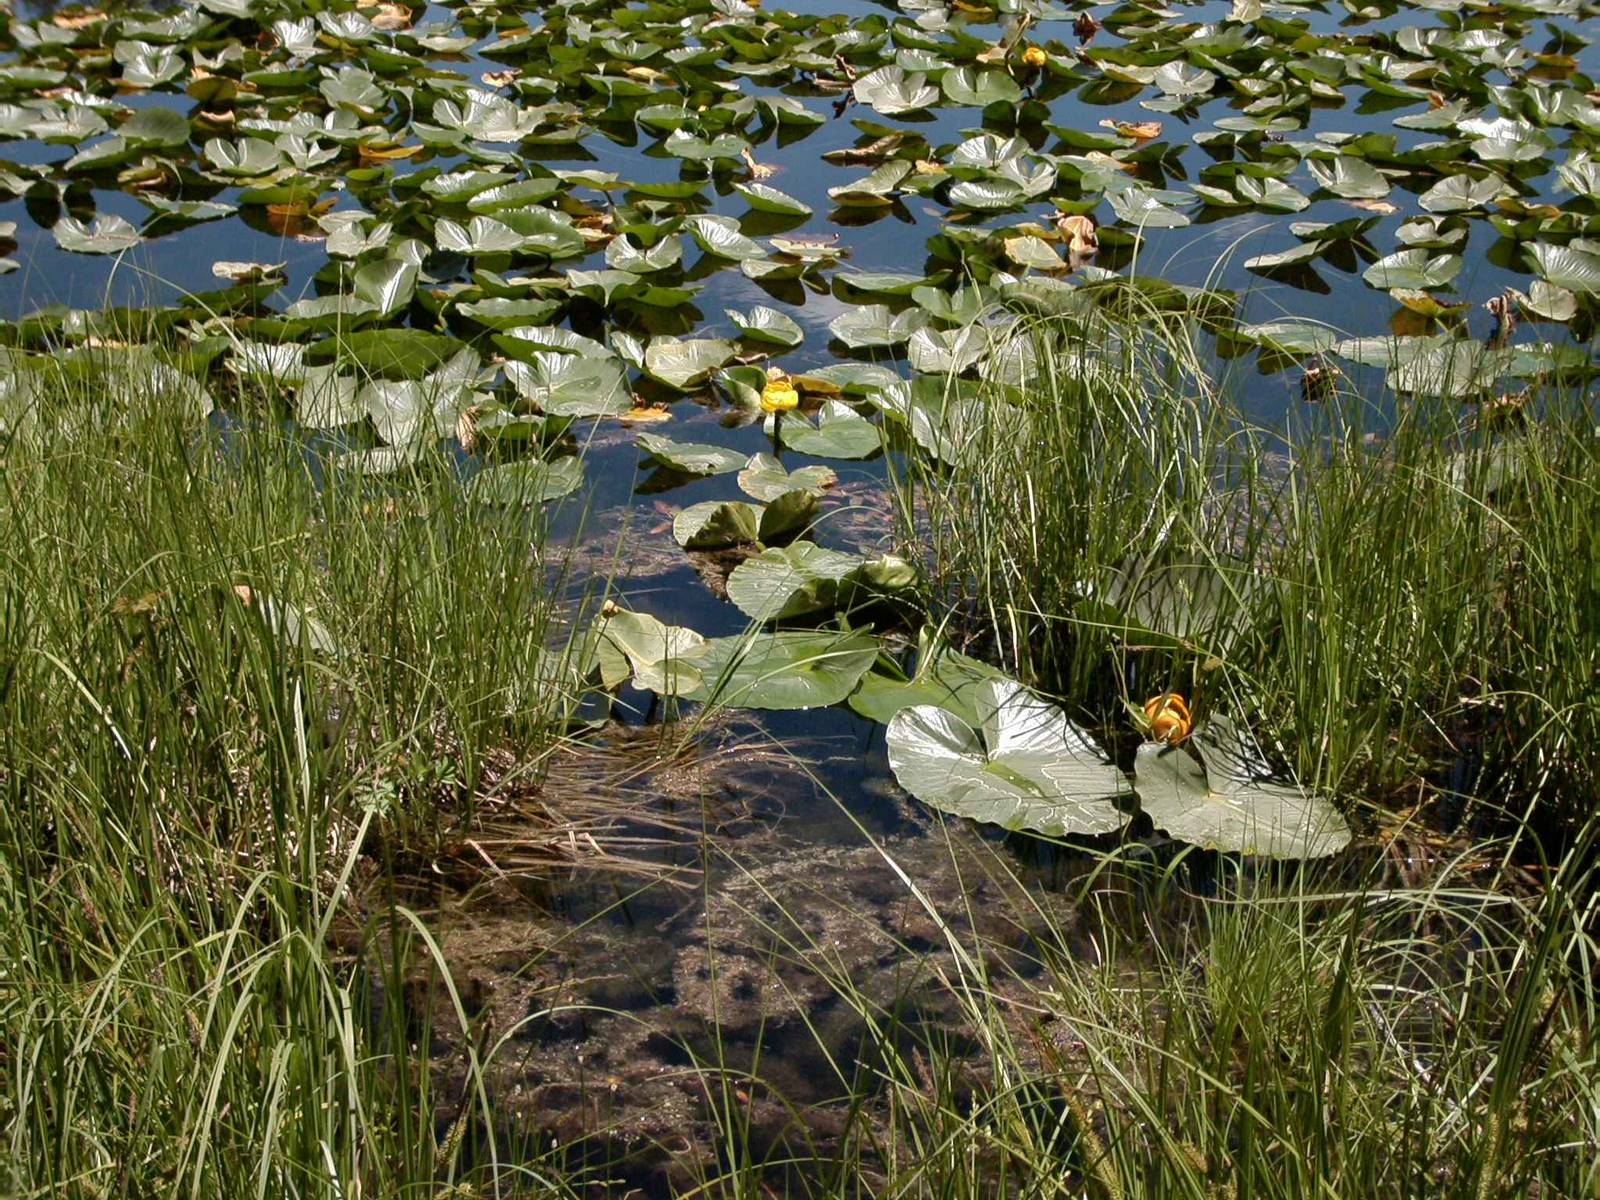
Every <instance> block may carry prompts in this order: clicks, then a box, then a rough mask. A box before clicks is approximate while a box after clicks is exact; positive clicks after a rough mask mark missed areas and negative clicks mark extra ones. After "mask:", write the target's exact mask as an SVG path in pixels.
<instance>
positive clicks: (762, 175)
mask: <svg viewBox="0 0 1600 1200" xmlns="http://www.w3.org/2000/svg"><path fill="white" fill-rule="evenodd" d="M739 157H740V158H742V159H744V165H745V166H747V167H749V168H750V178H751V179H756V180H760V179H771V178H772V177H773V176H774V175H776V174H777V173H778V168H777V167H775V166H773V165H772V164H771V163H764V162H757V161H756V156H755V155H754V154H752V153H750V147H749V146H744V147H742V148H741V149H740V150H739Z"/></svg>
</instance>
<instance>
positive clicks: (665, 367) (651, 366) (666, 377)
mask: <svg viewBox="0 0 1600 1200" xmlns="http://www.w3.org/2000/svg"><path fill="white" fill-rule="evenodd" d="M736 353H738V348H737V347H736V346H735V345H734V344H733V343H732V342H728V341H724V340H722V339H721V338H676V337H668V336H662V337H658V338H654V339H652V340H651V342H650V344H649V346H647V347H646V348H645V352H644V369H645V370H646V371H648V372H649V373H650V375H651V376H652V377H653V378H655V379H659V380H660V381H661V382H662V383H665V384H668V385H670V386H671V387H675V388H677V389H678V390H679V391H688V390H689V389H691V388H694V387H697V386H699V385H700V384H702V383H705V382H706V381H707V380H708V379H710V378H711V372H713V371H715V370H716V369H717V368H718V367H722V366H726V365H727V364H728V363H729V362H731V361H732V360H733V356H734V355H735V354H736Z"/></svg>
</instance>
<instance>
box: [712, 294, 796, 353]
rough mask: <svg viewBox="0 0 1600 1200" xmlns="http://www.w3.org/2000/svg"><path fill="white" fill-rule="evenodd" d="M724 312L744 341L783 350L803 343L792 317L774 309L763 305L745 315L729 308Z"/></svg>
mask: <svg viewBox="0 0 1600 1200" xmlns="http://www.w3.org/2000/svg"><path fill="white" fill-rule="evenodd" d="M725 311H726V313H727V316H728V320H730V321H732V322H733V324H734V327H735V328H736V329H738V331H739V336H740V337H742V338H744V339H745V340H746V341H751V342H762V343H764V344H766V345H769V346H782V347H784V348H785V349H793V348H794V347H795V346H798V345H799V344H800V343H801V342H803V341H805V336H806V335H805V332H804V331H803V330H802V329H801V328H800V326H799V325H798V324H796V323H795V320H794V318H793V317H790V316H788V315H786V314H784V313H781V312H779V311H778V310H777V309H775V308H768V307H767V306H766V305H765V304H758V305H756V306H755V307H754V308H752V309H751V310H750V311H749V312H747V313H742V312H738V311H736V310H734V309H731V308H730V309H726V310H725Z"/></svg>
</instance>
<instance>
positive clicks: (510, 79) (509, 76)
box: [478, 67, 522, 88]
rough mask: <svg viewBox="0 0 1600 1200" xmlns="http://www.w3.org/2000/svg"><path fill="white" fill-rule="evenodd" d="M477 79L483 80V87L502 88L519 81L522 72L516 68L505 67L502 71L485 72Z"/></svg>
mask: <svg viewBox="0 0 1600 1200" xmlns="http://www.w3.org/2000/svg"><path fill="white" fill-rule="evenodd" d="M478 78H479V79H481V80H483V86H484V87H492V88H503V87H510V86H511V85H512V84H513V83H515V82H516V81H517V80H519V79H521V78H522V72H521V70H519V69H518V68H516V67H507V68H506V69H505V70H504V71H485V72H484V73H483V74H482V75H480V76H478Z"/></svg>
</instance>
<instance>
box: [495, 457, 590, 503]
mask: <svg viewBox="0 0 1600 1200" xmlns="http://www.w3.org/2000/svg"><path fill="white" fill-rule="evenodd" d="M582 485H583V460H582V459H581V458H577V457H569V458H561V459H557V460H556V461H555V462H543V461H540V460H538V459H525V460H523V461H520V462H513V463H506V464H505V465H503V466H498V467H487V468H485V469H484V470H482V471H479V472H478V473H477V474H476V475H474V476H473V477H472V481H471V482H470V483H469V484H468V485H467V496H468V498H469V499H471V500H472V501H473V502H474V503H476V504H495V505H500V506H501V507H516V506H518V505H530V504H543V503H544V502H545V501H547V500H559V499H560V498H561V497H562V496H568V495H571V494H572V493H573V492H575V491H577V490H578V488H580V487H581V486H582Z"/></svg>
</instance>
